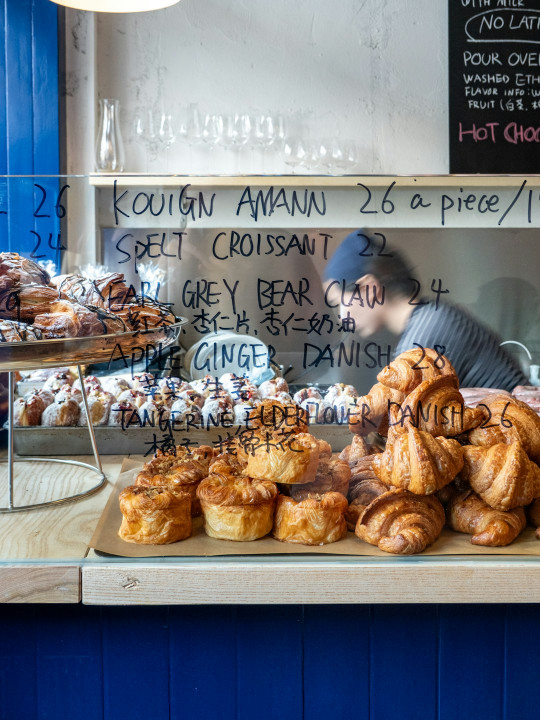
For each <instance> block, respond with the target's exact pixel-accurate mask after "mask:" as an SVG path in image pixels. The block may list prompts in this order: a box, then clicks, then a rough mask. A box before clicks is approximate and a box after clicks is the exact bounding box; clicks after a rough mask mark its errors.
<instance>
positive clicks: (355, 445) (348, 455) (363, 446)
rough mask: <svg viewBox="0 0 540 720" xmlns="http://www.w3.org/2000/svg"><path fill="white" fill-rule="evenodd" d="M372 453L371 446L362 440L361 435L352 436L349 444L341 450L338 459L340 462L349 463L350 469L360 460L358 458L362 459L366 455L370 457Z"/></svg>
mask: <svg viewBox="0 0 540 720" xmlns="http://www.w3.org/2000/svg"><path fill="white" fill-rule="evenodd" d="M372 453H373V450H372V448H371V445H369V443H367V442H366V440H364V438H363V437H362V435H354V436H353V439H352V441H351V444H350V445H347V447H345V448H343V450H342V451H341V452H340V454H339V457H340V459H341V460H345V462H347V463H349V465H350V466H351V467H352V466H353V465H355V464H356V463H357V462H358V460H360V458H363V457H365V456H366V455H371V454H372Z"/></svg>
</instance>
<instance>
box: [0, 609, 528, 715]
mask: <svg viewBox="0 0 540 720" xmlns="http://www.w3.org/2000/svg"><path fill="white" fill-rule="evenodd" d="M539 642H540V607H539V606H538V605H525V606H523V605H521V606H520V605H514V606H504V605H493V606H483V607H481V606H454V605H446V606H436V605H418V606H414V605H402V606H396V605H381V606H377V607H368V606H304V607H302V606H237V607H217V606H216V607H141V608H132V607H105V608H97V607H86V606H82V605H74V606H70V605H68V606H47V605H44V606H38V605H27V606H24V605H23V606H14V605H7V606H3V607H1V608H0V720H15V719H17V720H34V719H35V720H47V719H50V720H61V719H63V718H70V719H71V718H73V719H76V720H101V719H102V718H103V719H104V720H124V718H125V719H126V720H127V719H129V720H169V718H173V719H174V718H181V719H182V720H184V719H185V720H191V718H193V719H195V720H233V718H234V719H239V720H301V719H305V720H354V719H356V718H358V719H364V718H365V719H366V720H387V719H388V718H396V719H399V720H407V719H408V718H410V719H411V720H432V719H437V720H467V718H474V720H503V719H505V720H513V719H514V718H515V719H516V720H517V719H518V718H519V719H521V718H536V717H538V712H539V690H540V657H539V654H538V647H539Z"/></svg>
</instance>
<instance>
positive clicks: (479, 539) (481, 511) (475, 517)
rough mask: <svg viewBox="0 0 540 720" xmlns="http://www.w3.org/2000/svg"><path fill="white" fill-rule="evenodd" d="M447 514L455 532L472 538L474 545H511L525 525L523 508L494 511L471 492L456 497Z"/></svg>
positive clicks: (448, 507)
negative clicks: (466, 534)
mask: <svg viewBox="0 0 540 720" xmlns="http://www.w3.org/2000/svg"><path fill="white" fill-rule="evenodd" d="M446 514H447V517H448V524H449V525H450V527H451V528H452V530H455V531H456V532H461V533H468V534H470V535H472V538H471V543H472V544H473V545H487V546H490V547H500V546H503V545H510V543H511V542H513V541H514V540H515V539H516V538H517V536H518V535H519V534H520V532H521V531H522V530H523V528H524V527H525V525H526V519H525V512H524V510H523V508H522V507H516V508H514V509H513V510H507V511H504V510H494V509H493V508H492V507H490V506H489V505H488V504H487V503H486V502H484V500H482V498H481V497H480V496H479V495H477V494H476V493H475V492H472V491H471V490H465V492H461V493H458V494H456V495H455V496H454V497H453V498H452V499H451V500H450V502H449V504H448V506H447V508H446Z"/></svg>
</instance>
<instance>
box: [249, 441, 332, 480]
mask: <svg viewBox="0 0 540 720" xmlns="http://www.w3.org/2000/svg"><path fill="white" fill-rule="evenodd" d="M319 454H320V450H319V445H318V443H317V441H316V440H315V438H314V437H313V436H312V435H309V434H308V433H299V434H297V435H291V436H290V437H288V438H287V439H283V440H280V439H279V437H277V436H271V437H269V438H266V439H260V441H259V442H257V443H256V444H254V446H253V447H252V448H251V450H250V452H249V453H248V458H247V473H248V475H250V476H251V477H260V478H266V479H267V480H272V482H277V483H284V484H286V485H295V484H296V483H310V482H313V480H315V476H316V474H317V466H318V464H319Z"/></svg>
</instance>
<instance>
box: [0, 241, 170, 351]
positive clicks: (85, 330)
mask: <svg viewBox="0 0 540 720" xmlns="http://www.w3.org/2000/svg"><path fill="white" fill-rule="evenodd" d="M175 321H176V318H175V316H174V315H173V313H172V312H171V311H170V309H169V308H168V307H167V306H165V305H162V304H161V303H158V302H155V301H153V300H152V299H148V298H146V297H145V298H142V297H139V296H137V295H136V294H135V292H134V291H133V289H132V288H130V287H129V286H128V285H126V283H125V280H124V276H123V275H122V274H121V273H108V274H107V275H104V276H103V277H100V278H97V279H96V280H90V279H88V278H84V277H82V276H79V275H59V276H56V277H53V278H51V277H50V276H49V274H48V273H47V272H46V270H45V269H44V268H42V267H41V266H40V265H38V264H37V263H35V262H33V261H32V260H29V259H28V258H25V257H22V256H21V255H18V254H17V253H12V252H4V253H0V342H21V341H31V340H41V339H53V338H65V337H88V336H92V335H106V334H108V333H120V332H126V331H130V330H147V329H153V328H157V327H163V326H166V325H171V324H173V323H174V322H175Z"/></svg>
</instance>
